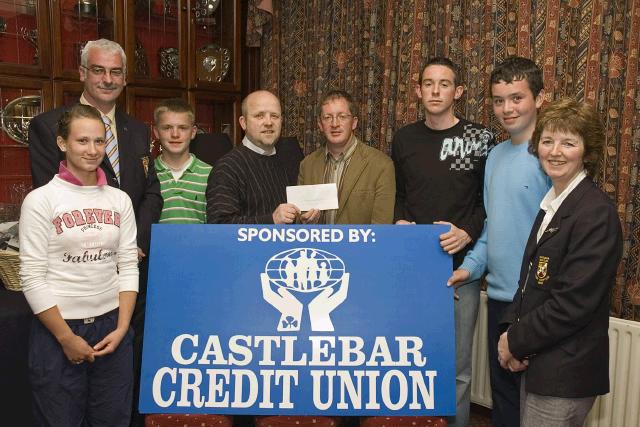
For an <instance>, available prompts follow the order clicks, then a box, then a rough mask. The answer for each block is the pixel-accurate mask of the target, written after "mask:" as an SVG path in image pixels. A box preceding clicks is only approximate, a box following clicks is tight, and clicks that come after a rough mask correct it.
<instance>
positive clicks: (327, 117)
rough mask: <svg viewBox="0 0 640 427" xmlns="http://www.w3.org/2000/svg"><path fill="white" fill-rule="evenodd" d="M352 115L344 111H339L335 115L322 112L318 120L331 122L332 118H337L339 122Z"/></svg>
mask: <svg viewBox="0 0 640 427" xmlns="http://www.w3.org/2000/svg"><path fill="white" fill-rule="evenodd" d="M351 117H353V115H352V114H346V113H340V114H338V115H337V116H331V115H329V114H324V115H322V116H320V120H322V122H323V123H333V121H334V120H337V121H338V122H340V123H344V122H346V121H347V120H349V118H351Z"/></svg>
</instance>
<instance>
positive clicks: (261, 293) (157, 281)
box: [140, 225, 455, 415]
mask: <svg viewBox="0 0 640 427" xmlns="http://www.w3.org/2000/svg"><path fill="white" fill-rule="evenodd" d="M447 229H448V227H446V226H441V225H416V226H392V225H380V226H313V227H309V226H287V227H280V226H266V225H265V226H262V225H259V226H249V225H154V226H153V239H152V254H153V255H152V257H151V268H150V274H149V284H148V290H147V312H146V324H145V335H144V354H143V364H142V378H141V390H140V412H143V413H158V412H162V413H218V414H264V415H266V414H279V415H314V414H325V415H453V414H454V413H455V343H454V335H455V333H454V319H453V295H452V293H453V291H452V289H449V288H447V287H446V286H445V283H446V281H447V279H448V277H449V276H450V274H451V268H452V263H451V257H450V256H449V255H447V254H445V253H444V252H443V251H442V249H441V248H440V245H439V239H438V236H439V235H440V234H441V233H443V232H445V231H446V230H447Z"/></svg>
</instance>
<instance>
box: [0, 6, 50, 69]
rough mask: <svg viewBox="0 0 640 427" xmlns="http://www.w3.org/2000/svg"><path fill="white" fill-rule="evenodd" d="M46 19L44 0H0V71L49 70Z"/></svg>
mask: <svg viewBox="0 0 640 427" xmlns="http://www.w3.org/2000/svg"><path fill="white" fill-rule="evenodd" d="M46 22H47V2H46V0H0V46H2V49H0V73H7V74H14V73H19V74H26V75H42V76H46V75H47V74H48V73H50V70H51V67H50V63H51V61H50V56H49V49H48V46H49V31H47V26H46ZM43 29H44V30H43Z"/></svg>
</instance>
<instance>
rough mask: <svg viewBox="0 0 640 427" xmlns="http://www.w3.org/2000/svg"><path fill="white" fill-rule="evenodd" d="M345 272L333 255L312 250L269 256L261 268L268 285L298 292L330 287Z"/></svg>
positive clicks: (293, 250)
mask: <svg viewBox="0 0 640 427" xmlns="http://www.w3.org/2000/svg"><path fill="white" fill-rule="evenodd" d="M344 272H345V266H344V262H342V260H341V259H340V258H338V257H337V256H336V255H334V254H332V253H330V252H327V251H323V250H320V249H312V248H296V249H289V250H286V251H284V252H280V253H278V254H276V255H274V256H272V257H271V258H270V259H269V261H267V265H266V266H265V273H266V275H267V276H268V277H269V281H270V282H271V283H273V284H274V285H276V286H281V287H283V288H286V289H289V290H294V291H298V292H316V291H319V290H322V289H325V288H330V287H333V286H334V285H335V284H336V283H338V282H340V280H341V279H342V276H343V275H344Z"/></svg>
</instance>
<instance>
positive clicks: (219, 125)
mask: <svg viewBox="0 0 640 427" xmlns="http://www.w3.org/2000/svg"><path fill="white" fill-rule="evenodd" d="M190 98H191V99H190V102H191V105H193V106H194V109H195V111H196V126H197V128H198V132H203V133H211V134H217V133H224V134H227V135H228V136H229V139H230V140H231V142H233V143H234V144H239V143H240V141H241V139H242V138H241V129H240V124H239V122H238V118H239V117H240V98H239V96H236V95H231V94H229V95H216V94H211V93H207V92H191V93H190Z"/></svg>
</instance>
